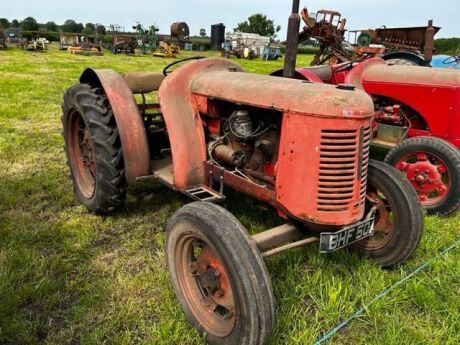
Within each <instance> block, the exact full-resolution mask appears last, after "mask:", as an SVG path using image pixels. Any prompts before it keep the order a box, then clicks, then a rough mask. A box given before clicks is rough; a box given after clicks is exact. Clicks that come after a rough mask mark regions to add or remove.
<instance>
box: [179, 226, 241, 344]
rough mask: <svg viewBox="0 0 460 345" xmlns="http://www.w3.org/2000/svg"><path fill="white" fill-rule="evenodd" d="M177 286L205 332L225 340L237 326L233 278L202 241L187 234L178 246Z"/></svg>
mask: <svg viewBox="0 0 460 345" xmlns="http://www.w3.org/2000/svg"><path fill="white" fill-rule="evenodd" d="M174 257H175V262H176V271H177V278H178V283H179V285H180V289H181V291H182V293H183V295H184V297H185V300H186V303H187V305H188V307H189V309H190V311H191V312H192V314H193V316H194V317H195V318H196V320H197V321H198V322H199V324H200V325H201V327H203V328H204V330H205V331H206V333H209V334H212V335H215V336H217V337H225V336H227V335H228V334H230V333H231V332H232V330H233V328H234V327H235V322H236V306H235V297H234V293H233V289H232V284H231V280H230V275H229V274H228V270H227V268H226V267H225V265H224V263H223V262H222V260H221V259H220V258H219V256H217V255H216V254H215V253H214V251H213V250H212V249H211V247H210V246H209V245H208V244H207V243H206V241H205V240H203V239H202V238H200V237H198V236H196V235H194V234H193V235H192V234H184V235H183V236H182V237H181V238H180V239H179V240H178V241H177V245H176V247H175V253H174Z"/></svg>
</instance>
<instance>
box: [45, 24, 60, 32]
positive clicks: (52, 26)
mask: <svg viewBox="0 0 460 345" xmlns="http://www.w3.org/2000/svg"><path fill="white" fill-rule="evenodd" d="M45 29H46V31H52V32H57V31H59V27H58V26H57V24H56V23H55V22H48V23H46V24H45Z"/></svg>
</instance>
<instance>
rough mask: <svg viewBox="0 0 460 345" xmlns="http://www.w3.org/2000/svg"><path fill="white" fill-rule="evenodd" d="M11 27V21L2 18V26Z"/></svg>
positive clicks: (4, 27) (0, 21)
mask: <svg viewBox="0 0 460 345" xmlns="http://www.w3.org/2000/svg"><path fill="white" fill-rule="evenodd" d="M9 27H10V21H9V20H8V19H6V18H0V28H3V29H8V28H9Z"/></svg>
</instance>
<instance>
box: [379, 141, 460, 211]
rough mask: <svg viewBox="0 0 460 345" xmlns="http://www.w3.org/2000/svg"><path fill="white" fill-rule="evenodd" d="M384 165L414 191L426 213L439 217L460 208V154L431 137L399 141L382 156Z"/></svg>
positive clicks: (445, 143)
mask: <svg viewBox="0 0 460 345" xmlns="http://www.w3.org/2000/svg"><path fill="white" fill-rule="evenodd" d="M385 163H387V164H390V165H392V166H394V167H395V168H396V169H397V170H399V171H401V172H402V173H403V174H404V175H405V176H406V177H407V179H408V180H409V181H410V183H411V184H412V186H413V187H414V188H415V190H416V191H417V194H418V196H419V198H420V202H421V203H422V206H423V207H424V208H425V209H426V211H427V213H428V214H440V215H443V216H446V215H449V214H452V213H454V212H455V211H457V210H458V208H459V206H460V152H459V151H458V150H457V148H456V147H454V146H453V145H451V144H450V143H448V142H446V141H444V140H441V139H439V138H434V137H414V138H410V139H407V140H404V141H402V142H401V143H399V144H398V145H397V146H396V147H394V148H393V150H391V151H390V152H389V153H388V155H387V156H386V157H385Z"/></svg>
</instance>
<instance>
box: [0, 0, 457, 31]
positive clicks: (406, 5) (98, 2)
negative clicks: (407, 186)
mask: <svg viewBox="0 0 460 345" xmlns="http://www.w3.org/2000/svg"><path fill="white" fill-rule="evenodd" d="M291 6H292V1H291V0H277V1H267V0H227V1H222V0H163V1H159V0H132V1H127V0H123V1H116V0H73V1H67V0H35V1H31V0H13V1H7V0H0V17H6V18H8V19H9V20H10V21H11V20H12V19H19V20H22V19H24V18H25V17H28V16H32V17H34V18H35V19H37V21H38V22H47V21H55V22H56V23H57V24H62V23H63V22H64V21H65V20H66V19H74V20H76V21H77V22H82V23H86V22H93V23H102V24H104V25H106V26H107V25H109V24H119V25H121V26H124V27H126V28H130V27H131V26H132V25H134V24H135V23H136V22H137V21H139V22H141V23H142V24H143V25H144V26H150V25H151V24H157V25H158V26H159V27H160V32H161V33H164V34H167V33H169V27H170V25H171V23H173V22H175V21H185V22H187V23H188V25H189V27H190V30H191V34H192V35H197V34H198V33H199V30H200V28H205V29H206V31H207V32H208V34H209V32H210V26H211V24H215V23H224V24H225V25H226V27H227V31H229V30H232V29H233V28H234V27H235V26H236V24H237V23H238V22H239V21H242V20H245V19H246V18H247V17H248V16H250V15H251V14H254V13H263V14H266V15H267V16H268V17H269V18H271V19H274V20H275V23H276V24H277V25H278V24H279V25H281V27H282V31H281V33H280V35H279V36H280V37H281V38H285V35H286V30H285V29H286V23H287V18H288V16H289V12H290V10H291ZM302 6H308V10H309V12H316V11H317V10H319V9H331V10H337V11H339V12H341V13H342V16H343V17H344V18H346V19H347V21H348V22H347V28H348V29H349V30H353V29H366V28H374V27H379V26H381V25H386V26H387V27H391V26H422V25H426V23H427V21H428V19H434V24H435V25H437V26H441V27H442V30H441V31H440V32H439V34H438V35H437V37H453V36H456V37H460V26H459V25H458V18H457V16H458V14H459V13H460V0H443V1H440V2H437V1H433V0H416V1H413V0H410V1H409V0H335V1H332V0H304V1H302V2H301V7H302Z"/></svg>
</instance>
